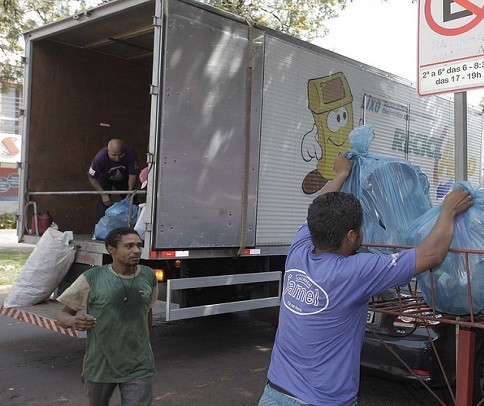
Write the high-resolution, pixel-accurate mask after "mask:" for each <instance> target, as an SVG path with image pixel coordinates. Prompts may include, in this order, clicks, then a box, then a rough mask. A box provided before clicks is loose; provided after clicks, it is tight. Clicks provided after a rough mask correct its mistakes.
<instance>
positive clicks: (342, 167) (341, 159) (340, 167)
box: [333, 153, 353, 177]
mask: <svg viewBox="0 0 484 406" xmlns="http://www.w3.org/2000/svg"><path fill="white" fill-rule="evenodd" d="M351 168H353V161H351V160H350V159H347V158H346V153H344V154H339V155H338V156H337V157H336V159H335V160H334V164H333V169H334V171H335V172H336V174H337V175H338V174H340V173H342V174H345V175H346V177H348V175H349V174H350V172H351Z"/></svg>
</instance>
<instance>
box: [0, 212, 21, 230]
mask: <svg viewBox="0 0 484 406" xmlns="http://www.w3.org/2000/svg"><path fill="white" fill-rule="evenodd" d="M16 225H17V223H16V221H15V213H3V214H0V230H4V229H7V228H16Z"/></svg>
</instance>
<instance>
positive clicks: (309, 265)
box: [259, 155, 472, 406]
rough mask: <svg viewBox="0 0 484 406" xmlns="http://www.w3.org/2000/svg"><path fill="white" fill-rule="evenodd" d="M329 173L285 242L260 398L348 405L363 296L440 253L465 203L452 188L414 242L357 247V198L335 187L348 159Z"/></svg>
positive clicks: (354, 387) (263, 402) (406, 278)
mask: <svg viewBox="0 0 484 406" xmlns="http://www.w3.org/2000/svg"><path fill="white" fill-rule="evenodd" d="M334 168H335V172H336V177H335V178H334V179H333V180H331V181H330V182H328V183H326V185H325V186H324V187H323V189H322V190H321V195H320V196H318V197H317V198H316V199H314V201H313V202H312V203H311V205H310V206H309V209H308V216H307V222H306V223H305V224H303V225H302V226H301V228H300V229H299V231H298V232H297V234H296V237H295V239H294V241H293V243H292V245H291V247H290V249H289V253H288V255H287V259H286V266H285V273H284V283H283V289H282V298H281V306H280V313H279V325H278V329H277V333H276V339H275V343H274V347H273V351H272V357H271V362H270V366H269V370H268V374H267V378H268V380H267V385H266V386H265V388H264V393H263V394H262V397H261V399H260V401H259V406H273V405H292V406H294V405H308V404H311V405H332V406H354V405H356V404H357V394H358V389H359V381H360V353H361V348H362V344H363V337H364V334H365V326H366V319H367V313H368V302H369V300H370V298H371V297H372V296H373V295H375V294H377V293H379V292H381V291H383V290H385V289H388V288H391V287H394V286H401V285H405V284H407V283H409V282H410V280H411V279H412V277H413V276H415V275H417V274H419V273H421V272H425V271H427V270H429V269H431V268H433V267H435V266H436V265H438V264H439V263H440V262H442V260H443V259H444V257H445V255H446V253H447V250H448V249H449V246H450V243H451V240H452V237H453V234H454V227H455V224H454V222H455V219H456V217H457V216H458V215H459V214H460V213H463V212H464V211H466V210H467V209H468V208H469V207H470V206H472V198H471V196H470V194H469V192H468V191H464V190H463V189H462V188H455V189H454V190H453V191H452V192H450V193H449V194H448V195H447V196H446V197H445V199H444V202H443V205H442V208H441V211H440V214H439V217H438V219H437V221H436V223H435V225H434V227H433V228H432V230H431V231H430V233H429V234H428V235H427V237H426V238H425V239H424V240H422V242H421V243H420V244H418V245H417V246H416V247H415V248H412V249H408V250H402V251H400V252H398V253H394V254H390V255H387V254H375V253H357V251H358V249H359V248H360V245H361V243H362V240H363V232H362V224H363V211H362V208H361V205H360V203H359V201H358V200H357V199H356V198H355V197H354V196H353V195H351V194H348V193H342V192H340V189H341V187H342V185H343V183H344V182H345V181H346V179H347V178H348V176H349V174H350V172H351V169H352V161H350V160H348V159H346V158H345V157H344V156H343V155H340V156H338V157H337V158H336V160H335V163H334Z"/></svg>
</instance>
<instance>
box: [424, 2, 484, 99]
mask: <svg viewBox="0 0 484 406" xmlns="http://www.w3.org/2000/svg"><path fill="white" fill-rule="evenodd" d="M483 19H484V0H419V26H418V29H419V32H418V93H419V94H420V95H429V94H436V93H448V92H460V91H465V90H469V89H475V88H478V87H483V86H484V22H483Z"/></svg>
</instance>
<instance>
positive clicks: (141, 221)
mask: <svg viewBox="0 0 484 406" xmlns="http://www.w3.org/2000/svg"><path fill="white" fill-rule="evenodd" d="M139 209H140V210H139V212H138V220H136V224H135V226H134V229H135V231H137V232H138V234H139V236H140V238H141V239H142V240H144V239H145V221H146V216H145V209H146V203H141V204H140V205H139Z"/></svg>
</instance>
